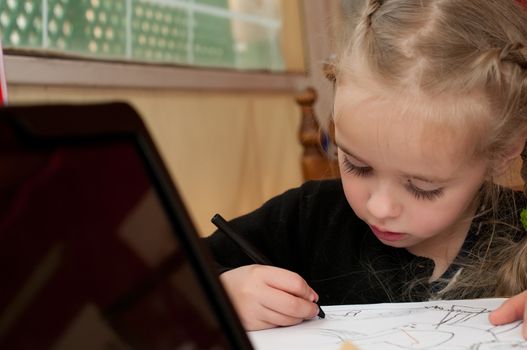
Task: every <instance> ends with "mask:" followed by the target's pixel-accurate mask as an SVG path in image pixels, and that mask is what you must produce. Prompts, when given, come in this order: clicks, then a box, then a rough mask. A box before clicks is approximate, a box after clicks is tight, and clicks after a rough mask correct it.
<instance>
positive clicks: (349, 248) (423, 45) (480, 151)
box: [208, 0, 527, 330]
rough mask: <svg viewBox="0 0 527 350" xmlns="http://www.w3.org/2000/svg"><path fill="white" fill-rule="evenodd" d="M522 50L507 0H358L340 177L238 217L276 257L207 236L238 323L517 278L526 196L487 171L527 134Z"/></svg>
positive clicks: (502, 164)
mask: <svg viewBox="0 0 527 350" xmlns="http://www.w3.org/2000/svg"><path fill="white" fill-rule="evenodd" d="M526 47H527V16H526V14H525V13H524V12H523V11H522V9H521V8H520V7H519V5H517V4H516V3H515V2H514V1H513V0H493V1H489V0H485V1H481V0H463V1H459V0H385V1H374V0H370V1H368V3H367V5H366V8H365V10H364V12H363V13H362V15H361V17H360V19H359V20H358V23H357V25H356V26H354V29H353V31H352V32H351V33H350V36H349V38H348V40H347V42H345V43H344V45H343V48H342V50H341V53H340V55H339V57H338V60H337V64H336V71H335V72H336V92H335V104H334V120H333V121H334V124H335V142H336V145H337V149H338V159H339V164H340V171H341V179H340V180H330V181H320V182H308V183H306V184H304V185H303V186H302V187H300V188H298V189H294V190H290V191H288V192H286V193H284V194H282V195H280V196H278V197H276V198H274V199H271V200H270V201H269V202H267V203H266V204H264V205H263V206H262V207H261V208H259V209H258V210H256V211H255V212H253V213H250V214H248V215H245V216H243V217H240V218H238V219H235V220H233V222H232V224H233V225H234V226H235V227H236V228H237V229H238V230H239V231H240V232H244V233H245V234H247V239H249V240H251V241H252V242H253V243H254V244H255V245H257V246H258V247H259V248H260V249H261V250H262V251H263V252H264V254H266V255H268V256H269V258H270V260H271V261H273V262H274V263H275V264H277V266H279V267H271V266H261V265H252V264H251V261H250V260H249V258H247V257H246V256H245V254H244V253H243V252H241V251H240V250H239V249H238V247H237V246H236V245H234V244H232V242H230V240H229V239H228V238H226V237H225V236H224V235H223V234H222V233H220V232H216V233H214V234H213V235H212V236H211V237H210V238H208V243H209V244H210V247H211V249H212V252H213V254H214V256H215V259H216V261H217V262H218V264H219V265H220V266H221V267H222V271H224V272H223V273H222V274H221V276H220V278H221V280H222V281H223V283H224V285H225V286H226V289H227V292H228V293H229V294H230V296H231V298H232V300H233V303H234V306H235V308H236V309H237V311H238V313H239V315H240V317H241V320H242V322H243V323H244V326H245V327H246V328H247V329H248V330H255V329H262V328H269V327H275V326H283V325H291V324H295V323H298V322H301V321H302V320H303V319H306V318H310V317H314V316H315V315H316V314H317V312H318V308H317V306H316V304H314V303H313V301H318V302H319V303H320V304H322V305H324V304H326V305H328V304H357V303H377V302H402V301H421V300H429V299H435V298H449V299H460V298H479V297H494V296H511V295H514V294H518V293H520V292H521V291H523V290H525V289H527V252H526V250H527V239H526V238H525V237H526V235H525V229H524V228H523V227H522V225H521V222H520V216H519V215H520V211H521V210H522V209H523V208H524V207H525V206H526V200H525V196H524V195H523V194H522V193H519V192H514V191H512V190H509V189H505V188H501V187H499V186H497V185H495V184H494V183H493V179H494V178H495V177H496V176H497V175H499V174H501V173H502V172H504V171H505V169H507V168H508V166H509V164H510V162H511V160H513V159H515V158H516V157H518V156H519V155H520V154H521V152H522V150H523V149H524V145H525V141H526V135H527V71H526V69H527V48H526ZM510 310H512V308H508V309H505V311H503V310H501V311H500V312H502V313H503V312H504V313H505V314H506V315H507V316H511V314H513V311H510ZM502 316H503V314H501V315H500V314H499V313H498V314H497V316H496V315H494V319H493V320H494V322H496V323H499V322H507V320H508V319H506V317H502ZM509 318H510V317H509Z"/></svg>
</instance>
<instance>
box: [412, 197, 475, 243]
mask: <svg viewBox="0 0 527 350" xmlns="http://www.w3.org/2000/svg"><path fill="white" fill-rule="evenodd" d="M471 203H472V197H471V196H461V197H459V196H452V197H450V198H448V197H447V198H443V200H440V201H438V202H437V203H429V204H424V203H421V204H420V205H415V206H414V210H413V213H412V215H411V217H412V222H413V225H412V226H413V227H412V229H413V230H414V231H415V232H422V233H423V234H426V233H429V234H430V235H432V234H434V233H436V232H438V231H442V230H444V229H447V228H449V227H450V226H452V225H454V224H457V223H459V221H460V220H461V219H463V217H464V216H465V215H466V213H467V209H468V207H469V206H470V204H471Z"/></svg>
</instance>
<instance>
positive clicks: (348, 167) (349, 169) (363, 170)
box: [342, 157, 443, 201]
mask: <svg viewBox="0 0 527 350" xmlns="http://www.w3.org/2000/svg"><path fill="white" fill-rule="evenodd" d="M342 164H343V165H344V171H345V172H346V173H349V174H352V175H355V176H359V177H366V176H368V175H371V174H372V173H373V168H372V167H369V166H357V165H355V164H353V163H351V162H350V161H349V160H348V159H346V158H345V157H343V158H342ZM404 187H405V188H406V190H407V191H408V192H409V193H410V194H412V195H413V196H414V197H415V198H417V199H422V200H429V201H433V200H434V199H437V198H439V197H441V196H442V195H443V189H442V188H438V189H435V190H430V191H426V190H422V189H420V188H418V187H416V186H415V185H414V184H413V183H412V182H411V181H410V180H407V182H406V183H405V184H404Z"/></svg>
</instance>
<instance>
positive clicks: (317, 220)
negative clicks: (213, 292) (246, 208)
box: [206, 180, 343, 274]
mask: <svg viewBox="0 0 527 350" xmlns="http://www.w3.org/2000/svg"><path fill="white" fill-rule="evenodd" d="M341 192H342V188H341V185H340V181H339V180H328V181H310V182H307V183H305V184H304V185H302V186H301V187H299V188H296V189H292V190H289V191H287V192H285V193H283V194H281V195H279V196H277V197H274V198H272V199H270V200H269V201H268V202H266V203H265V204H264V205H263V206H261V207H260V208H258V209H257V210H255V211H253V212H251V213H249V214H246V215H244V216H241V217H239V218H236V219H234V220H232V221H231V222H230V223H231V225H232V226H233V228H234V229H235V230H236V231H237V232H239V233H240V234H243V235H244V236H245V238H246V239H247V240H248V241H250V242H251V243H253V244H254V246H255V247H257V248H258V250H260V251H261V252H262V253H263V254H264V255H265V256H267V257H268V258H269V260H271V262H273V264H274V265H275V266H279V267H282V268H285V269H288V270H291V271H296V272H298V273H300V274H302V272H303V270H304V269H305V268H306V265H307V264H308V263H309V262H308V260H309V256H310V255H311V252H312V250H313V245H314V244H316V243H315V241H316V235H317V232H319V231H320V230H323V227H324V220H323V217H324V215H321V212H320V210H321V209H322V208H323V207H326V208H327V207H328V206H330V205H331V204H330V202H333V204H335V203H334V199H335V196H337V197H339V198H340V197H343V195H342V194H340V193H341ZM328 201H329V202H328ZM206 241H207V244H208V245H209V247H210V249H211V252H212V255H213V258H214V259H215V261H216V263H217V266H218V269H219V272H220V273H221V272H224V271H227V270H229V269H232V268H236V267H240V266H243V265H249V264H253V263H254V262H253V261H252V260H251V259H250V258H249V257H248V256H246V255H245V254H244V253H243V251H241V249H240V248H239V247H238V246H237V245H236V244H235V243H234V242H232V241H231V239H229V238H228V237H227V236H226V235H225V234H224V233H223V232H221V231H215V232H214V233H213V234H212V235H211V236H209V237H207V238H206Z"/></svg>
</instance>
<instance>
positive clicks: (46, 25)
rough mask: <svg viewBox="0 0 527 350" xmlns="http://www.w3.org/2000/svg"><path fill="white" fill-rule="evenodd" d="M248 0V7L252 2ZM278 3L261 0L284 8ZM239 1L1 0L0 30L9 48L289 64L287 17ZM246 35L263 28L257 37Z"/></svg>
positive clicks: (220, 63)
mask: <svg viewBox="0 0 527 350" xmlns="http://www.w3.org/2000/svg"><path fill="white" fill-rule="evenodd" d="M243 1H245V3H244V5H245V4H246V3H248V2H250V1H248V0H243ZM255 1H256V0H255ZM279 1H280V0H258V1H256V2H255V3H256V4H263V5H265V6H266V8H274V9H279V8H280V6H279ZM238 2H240V0H238ZM233 3H236V1H235V0H231V1H229V0H0V33H1V37H2V43H3V45H4V46H5V47H8V48H22V49H38V50H45V51H47V52H51V53H53V52H56V53H61V54H74V55H81V56H88V57H91V58H101V59H112V60H115V59H117V60H133V61H140V62H156V63H174V64H183V65H197V66H207V67H223V68H238V69H267V70H275V71H280V70H284V64H283V58H282V56H281V49H280V41H279V39H280V29H281V18H280V16H279V15H275V16H274V17H269V16H268V13H264V15H260V16H259V15H258V14H255V13H243V12H240V11H239V9H237V8H234V9H233V8H232V4H233ZM256 7H257V6H256ZM275 12H276V11H275ZM246 33H256V34H254V35H253V37H254V38H251V36H247V35H244V34H246Z"/></svg>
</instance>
